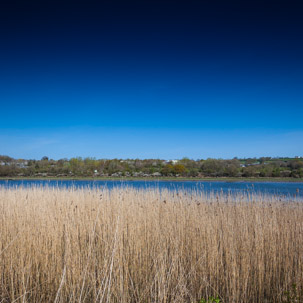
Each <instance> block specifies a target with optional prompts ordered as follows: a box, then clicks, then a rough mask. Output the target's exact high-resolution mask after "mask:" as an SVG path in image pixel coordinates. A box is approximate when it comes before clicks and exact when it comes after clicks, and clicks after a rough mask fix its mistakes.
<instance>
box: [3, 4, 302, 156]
mask: <svg viewBox="0 0 303 303" xmlns="http://www.w3.org/2000/svg"><path fill="white" fill-rule="evenodd" d="M3 2H4V1H1V4H0V38H1V40H0V46H1V47H0V105H1V106H0V110H1V118H0V154H8V155H10V156H13V157H17V158H41V157H42V156H44V155H47V156H49V157H51V158H54V159H58V158H62V157H68V158H70V157H74V156H82V157H86V156H90V157H97V158H114V157H118V158H128V157H130V158H137V157H138V158H167V159H172V158H181V157H183V156H187V157H190V158H207V157H216V158H217V157H222V158H230V157H234V156H238V157H253V156H256V157H258V156H263V155H264V156H295V155H302V156H303V120H302V116H303V18H302V15H303V10H302V8H301V6H300V1H256V0H254V1H250V0H246V1H216V0H209V1H203V0H200V1H182V2H178V1H165V0H162V1H155V0H153V1H144V0H141V1H115V0H108V1H99V3H98V4H96V2H92V1H73V2H68V1H47V0H46V1H37V2H34V1H13V0H10V1H6V2H7V3H3Z"/></svg>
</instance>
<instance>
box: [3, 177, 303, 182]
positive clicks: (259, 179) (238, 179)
mask: <svg viewBox="0 0 303 303" xmlns="http://www.w3.org/2000/svg"><path fill="white" fill-rule="evenodd" d="M0 180H59V181H60V180H79V181H81V180H94V181H96V180H100V181H102V180H103V181H109V180H113V181H202V182H203V181H209V182H213V181H215V182H217V181H223V182H291V183H301V182H303V178H291V177H285V178H282V177H251V178H248V177H204V178H200V177H165V176H161V177H99V176H96V177H81V176H73V177H69V176H65V177H64V176H62V177H54V176H45V177H42V176H39V177H38V176H31V177H24V176H22V177H0Z"/></svg>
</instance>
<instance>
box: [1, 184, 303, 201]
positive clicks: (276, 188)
mask: <svg viewBox="0 0 303 303" xmlns="http://www.w3.org/2000/svg"><path fill="white" fill-rule="evenodd" d="M20 186H21V187H31V186H38V187H44V186H51V187H59V188H71V187H74V188H104V187H106V188H108V189H112V188H116V187H120V188H121V187H133V188H136V189H146V188H157V189H160V190H162V189H168V190H176V191H178V190H188V191H192V190H194V191H203V192H206V193H207V192H223V193H239V192H248V191H249V192H256V193H261V194H271V195H283V196H296V197H300V198H303V182H293V183H292V182H247V181H237V182H227V181H165V180H155V181H153V180H149V181H145V180H0V188H1V187H2V188H12V187H20Z"/></svg>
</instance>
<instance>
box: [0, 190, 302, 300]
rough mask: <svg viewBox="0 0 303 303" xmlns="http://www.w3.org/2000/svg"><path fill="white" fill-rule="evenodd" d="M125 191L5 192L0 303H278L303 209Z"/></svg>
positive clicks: (258, 199) (260, 199)
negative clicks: (213, 300)
mask: <svg viewBox="0 0 303 303" xmlns="http://www.w3.org/2000/svg"><path fill="white" fill-rule="evenodd" d="M249 199H250V202H247V197H244V196H242V195H240V194H239V195H236V196H232V197H228V196H224V195H220V196H216V195H215V194H211V195H210V196H206V195H205V194H203V193H191V194H189V193H186V192H179V193H177V192H169V191H162V192H160V191H158V190H152V189H150V190H135V189H131V188H124V189H114V190H111V191H110V190H107V189H58V188H35V187H34V188H28V189H26V188H19V189H4V188H2V189H0V302H3V303H4V302H197V301H198V299H200V298H202V297H204V298H206V297H208V296H210V295H219V297H220V298H221V301H222V302H254V303H255V302H281V294H282V293H283V291H285V290H287V289H289V288H290V286H291V284H292V283H296V284H297V285H298V286H299V287H300V285H302V281H303V279H302V278H303V259H302V248H303V234H302V232H303V204H302V203H301V202H287V203H286V202H281V201H279V199H278V198H276V197H266V196H262V195H253V194H252V195H250V196H249Z"/></svg>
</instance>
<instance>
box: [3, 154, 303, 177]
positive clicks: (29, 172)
mask: <svg viewBox="0 0 303 303" xmlns="http://www.w3.org/2000/svg"><path fill="white" fill-rule="evenodd" d="M39 176H41V177H47V176H49V177H156V178H157V177H162V176H163V177H200V178H203V177H212V178H214V177H238V178H241V177H280V178H284V177H291V178H303V158H271V157H261V158H247V159H238V158H234V159H229V160H223V159H205V160H202V159H201V160H192V159H188V158H183V159H181V160H160V159H145V160H141V159H123V160H122V159H111V160H109V159H95V158H81V157H78V158H71V159H60V160H53V159H49V158H48V157H43V158H42V159H41V160H25V159H13V158H11V157H9V156H0V177H39Z"/></svg>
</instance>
